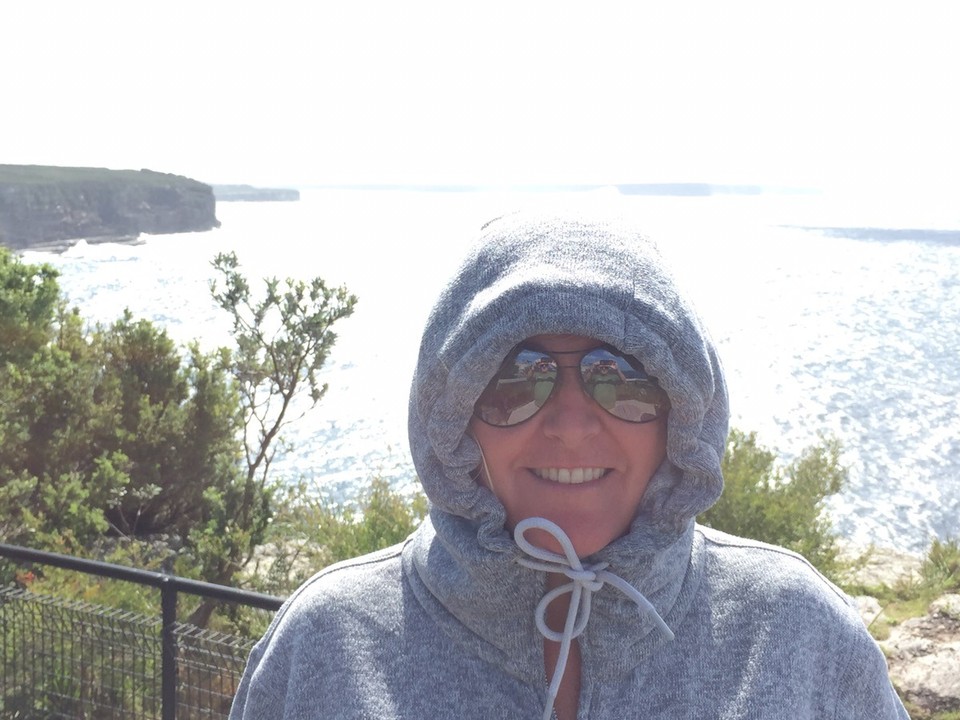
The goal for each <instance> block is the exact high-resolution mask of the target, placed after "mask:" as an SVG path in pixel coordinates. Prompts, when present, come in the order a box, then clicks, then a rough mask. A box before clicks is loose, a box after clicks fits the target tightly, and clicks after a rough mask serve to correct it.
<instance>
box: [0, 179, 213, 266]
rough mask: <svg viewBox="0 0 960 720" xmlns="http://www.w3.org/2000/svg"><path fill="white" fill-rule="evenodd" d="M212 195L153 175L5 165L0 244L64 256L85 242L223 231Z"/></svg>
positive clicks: (191, 183) (0, 182)
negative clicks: (69, 250) (65, 250)
mask: <svg viewBox="0 0 960 720" xmlns="http://www.w3.org/2000/svg"><path fill="white" fill-rule="evenodd" d="M219 226H220V222H219V221H218V220H217V217H216V199H215V197H214V194H213V189H212V187H211V186H210V185H206V184H204V183H201V182H199V181H197V180H192V179H190V178H186V177H183V176H180V175H171V174H168V173H160V172H154V171H152V170H107V169H103V168H66V167H51V166H41V165H0V245H4V246H6V247H8V248H11V249H13V250H27V249H30V250H33V249H42V250H52V251H62V250H64V249H66V248H68V247H70V246H71V245H73V244H75V243H76V242H77V241H79V240H81V239H82V240H85V241H86V242H88V243H96V242H128V243H132V242H137V241H138V239H139V237H140V234H141V233H148V234H153V235H162V234H168V233H182V232H199V231H206V230H211V229H213V228H216V227H219Z"/></svg>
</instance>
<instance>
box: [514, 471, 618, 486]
mask: <svg viewBox="0 0 960 720" xmlns="http://www.w3.org/2000/svg"><path fill="white" fill-rule="evenodd" d="M532 470H533V474H534V475H536V476H537V477H539V478H541V479H543V480H550V481H551V482H556V483H561V484H563V485H579V484H581V483H586V482H591V481H593V480H599V479H600V478H602V477H603V476H604V475H605V474H606V473H607V470H606V468H532Z"/></svg>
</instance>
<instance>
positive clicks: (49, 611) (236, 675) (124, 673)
mask: <svg viewBox="0 0 960 720" xmlns="http://www.w3.org/2000/svg"><path fill="white" fill-rule="evenodd" d="M174 635H175V638H176V657H177V712H176V716H177V718H178V719H187V720H191V719H193V718H197V719H200V718H202V719H204V720H206V719H208V718H226V717H227V715H228V713H229V709H230V703H231V702H232V700H233V695H234V692H235V691H236V686H237V684H238V682H239V679H240V675H241V674H242V672H243V667H244V663H245V662H246V658H247V655H248V654H249V652H250V649H251V648H252V646H253V644H254V642H255V641H254V640H253V639H250V638H240V637H236V636H233V635H228V634H225V633H220V632H215V631H210V630H202V629H200V628H197V627H195V626H193V625H188V624H184V623H180V624H177V625H176V627H175V631H174ZM0 640H2V653H0V654H2V668H0V717H2V718H24V719H27V718H29V719H31V720H33V719H38V720H61V719H63V720H73V719H77V720H88V719H90V718H98V719H99V718H104V719H105V720H113V719H114V718H117V719H119V718H132V719H133V720H139V719H140V718H144V719H150V720H154V719H155V718H160V717H161V715H162V701H161V653H162V623H161V620H160V618H159V617H147V616H143V615H138V614H135V613H131V612H126V611H122V610H117V609H114V608H108V607H104V606H100V605H94V604H90V603H85V602H78V601H72V600H64V599H62V598H56V597H51V596H46V595H37V594H35V593H31V592H30V591H29V590H26V589H23V588H19V587H16V586H10V587H7V588H4V589H0Z"/></svg>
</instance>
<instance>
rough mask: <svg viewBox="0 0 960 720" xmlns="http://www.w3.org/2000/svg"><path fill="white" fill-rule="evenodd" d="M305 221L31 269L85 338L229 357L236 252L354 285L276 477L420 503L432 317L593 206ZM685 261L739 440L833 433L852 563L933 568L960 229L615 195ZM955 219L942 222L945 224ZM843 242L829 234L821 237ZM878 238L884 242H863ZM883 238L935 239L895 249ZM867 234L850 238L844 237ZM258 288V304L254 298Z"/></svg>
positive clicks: (395, 196)
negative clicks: (415, 432)
mask: <svg viewBox="0 0 960 720" xmlns="http://www.w3.org/2000/svg"><path fill="white" fill-rule="evenodd" d="M301 197H302V199H301V201H300V202H296V203H220V204H218V206H217V215H218V217H219V219H220V220H221V222H222V226H221V227H220V228H219V229H218V230H214V231H211V232H207V233H185V234H180V235H167V236H155V237H149V236H144V242H143V243H142V244H139V245H118V244H104V245H87V244H85V243H82V242H81V243H79V244H78V245H77V246H75V247H73V248H71V249H70V250H68V251H66V252H64V253H63V254H60V255H52V254H46V253H37V252H28V253H26V256H25V259H26V260H27V261H29V262H41V261H43V262H49V263H51V264H52V265H54V266H55V267H56V268H57V269H58V270H59V271H60V273H61V277H60V282H61V287H62V288H63V290H64V291H65V293H66V294H67V295H68V297H69V299H70V302H71V303H72V304H74V305H76V306H77V307H79V308H80V310H81V312H82V314H83V315H84V317H86V318H89V319H90V320H92V321H100V322H110V321H112V320H114V319H115V318H117V317H118V316H119V314H120V312H121V311H122V309H123V308H125V307H126V308H129V309H130V310H131V311H132V312H133V314H134V316H136V317H145V318H148V319H150V320H153V321H155V322H157V323H158V324H160V325H161V326H163V327H164V328H166V329H167V331H168V332H169V333H170V335H171V336H172V337H173V338H174V339H176V340H177V341H178V342H180V343H187V342H189V341H190V340H192V339H198V340H199V341H200V343H201V345H202V346H204V347H207V348H213V347H215V346H217V345H220V344H229V342H230V336H229V331H228V330H229V328H228V325H227V318H226V316H225V314H224V313H223V312H222V311H221V310H219V309H218V308H216V306H215V304H214V303H213V301H212V299H211V296H210V290H209V283H210V281H211V280H212V279H213V278H214V271H213V268H212V266H211V264H210V262H211V260H212V259H213V257H214V256H215V255H216V254H217V253H219V252H228V251H234V252H236V253H237V255H238V257H239V259H240V261H241V263H242V268H243V271H244V272H245V273H246V274H247V275H248V277H250V278H251V279H254V278H261V277H266V276H275V277H280V278H285V277H298V278H304V279H306V278H310V277H314V276H321V277H323V278H324V279H326V280H327V282H328V283H330V284H334V285H339V284H345V285H346V286H347V287H348V288H349V290H350V291H351V292H353V293H355V294H356V295H357V296H358V297H359V303H358V305H357V308H356V311H355V313H354V315H353V316H352V317H350V318H348V319H345V320H343V321H341V322H340V323H339V324H338V325H337V327H336V328H335V330H336V332H337V334H338V340H337V343H336V346H335V348H334V350H333V352H332V354H331V357H330V359H329V361H328V363H327V366H326V367H325V369H324V371H323V373H322V376H323V377H322V380H323V381H324V382H326V383H328V384H329V390H328V392H327V394H326V395H325V397H324V398H323V400H322V401H321V403H320V404H319V405H318V406H317V407H316V408H314V409H312V410H311V411H309V412H308V413H307V414H306V415H305V416H304V417H303V418H302V419H301V420H299V421H298V422H296V423H295V424H293V425H291V426H290V427H289V428H288V430H287V432H286V438H287V440H288V441H289V442H290V444H291V450H290V452H288V453H286V454H285V455H284V456H283V457H282V458H279V459H278V461H277V462H276V464H275V465H274V466H273V471H274V472H275V473H276V474H277V477H281V478H284V479H286V480H289V481H293V480H296V479H301V478H302V479H305V480H306V481H307V482H309V483H312V484H314V485H315V486H316V489H317V491H318V492H322V493H326V494H328V495H329V496H331V497H332V498H334V499H338V500H339V499H343V498H347V497H350V496H351V495H352V494H353V493H355V491H356V490H357V489H358V488H360V487H363V486H365V485H366V484H367V483H368V482H369V480H370V478H371V477H373V476H376V475H379V476H382V477H385V478H387V479H389V480H390V481H391V482H392V483H393V484H394V485H395V486H396V487H397V488H398V489H401V490H409V489H410V488H412V487H413V486H414V484H415V475H414V469H413V467H412V464H411V462H410V458H409V449H408V443H407V431H406V427H407V425H406V417H407V397H408V392H409V384H410V378H411V375H412V372H413V367H414V363H415V359H416V353H417V347H418V344H419V341H420V333H421V330H422V328H423V324H424V321H425V319H426V316H427V313H428V312H429V309H430V306H431V304H432V302H433V300H434V298H435V297H436V294H437V293H438V292H439V290H440V288H441V286H442V284H443V282H444V280H445V278H446V277H447V276H448V275H449V274H450V272H451V271H452V269H453V268H454V267H455V263H456V261H457V259H458V257H459V255H460V253H461V252H462V250H463V248H464V246H465V245H466V244H467V243H468V242H469V241H470V240H471V239H472V238H473V237H474V236H475V234H476V231H477V229H478V228H479V227H480V225H481V224H482V223H483V222H484V221H486V220H488V219H490V218H492V217H495V216H496V215H498V214H502V213H503V212H505V211H510V210H513V209H516V208H518V207H523V206H528V205H536V204H551V203H560V204H566V203H569V202H582V201H584V198H585V197H586V196H585V195H584V194H582V193H577V194H573V193H571V194H556V193H520V192H412V191H409V192H408V191H360V190H310V189H305V190H303V191H302V193H301ZM589 199H590V201H592V202H608V203H610V204H613V205H615V206H616V207H617V208H618V210H620V211H625V212H627V213H628V214H636V215H637V216H638V217H639V218H641V219H642V221H643V222H644V223H645V224H646V226H647V227H648V228H649V232H650V234H651V235H653V236H654V237H655V238H656V239H657V241H658V243H659V244H660V246H661V248H662V250H663V252H664V254H665V255H666V256H667V257H668V258H670V259H671V260H672V261H673V263H674V265H675V267H676V269H677V272H678V274H679V275H680V279H681V281H682V282H683V283H684V285H685V287H687V289H688V290H689V292H690V294H691V295H692V297H693V299H694V302H695V304H696V305H697V307H698V308H699V310H700V312H701V314H702V315H703V317H704V320H705V323H706V325H707V327H708V328H710V330H711V333H712V335H713V336H714V339H715V340H716V341H717V344H718V346H719V349H720V353H721V357H722V359H723V363H724V365H725V369H726V371H727V375H728V383H729V386H730V397H731V410H732V413H733V424H734V425H735V426H736V427H739V428H741V429H744V430H749V431H756V432H757V433H758V435H759V438H760V440H761V442H763V443H764V444H766V445H767V446H769V447H771V448H773V449H775V450H776V451H777V453H778V454H779V457H780V459H781V460H782V462H784V463H786V462H789V461H790V460H791V459H793V458H796V457H797V456H798V455H799V454H800V453H801V452H802V451H803V449H804V448H806V447H808V446H810V445H812V444H815V443H817V442H818V441H819V438H820V436H821V435H826V436H832V437H836V438H837V439H839V440H840V442H841V443H842V447H843V455H842V460H843V462H844V464H845V465H846V466H847V467H848V469H849V484H848V487H847V488H846V490H845V491H844V492H843V493H842V494H841V495H840V496H838V497H836V498H833V499H832V501H831V502H830V505H829V511H830V513H831V516H832V518H833V520H834V522H835V524H836V525H837V527H838V529H839V530H840V531H841V532H842V533H843V534H844V535H845V536H846V537H848V538H849V539H850V540H852V541H853V542H854V543H857V544H861V545H865V544H868V543H875V544H877V545H881V546H888V547H898V548H902V549H906V550H912V551H921V550H922V549H923V548H924V547H925V546H926V544H927V543H929V541H930V538H931V537H941V538H943V537H949V536H957V535H960V519H958V518H960V419H958V418H960V413H958V410H960V400H958V397H960V333H958V327H960V237H958V235H957V233H956V232H953V233H943V232H940V233H937V232H931V231H932V230H949V229H950V228H954V229H955V228H958V227H960V217H953V216H951V215H950V214H949V212H947V213H943V212H932V213H931V212H929V211H925V212H920V211H919V210H917V208H916V206H911V207H909V208H907V209H906V210H904V211H902V212H901V213H900V215H899V216H897V215H896V214H895V213H894V210H896V209H897V208H898V207H901V206H897V205H877V204H875V203H874V204H870V205H867V206H862V205H858V204H857V203H849V202H833V201H831V199H829V198H825V197H823V196H820V195H815V194H783V195H775V194H774V195H761V196H726V195H720V196H710V197H684V198H677V197H672V198H668V197H660V198H657V197H644V196H631V197H625V198H622V197H620V196H619V195H618V194H617V193H616V191H614V190H608V191H601V192H598V193H594V194H593V196H592V197H591V198H589ZM938 207H942V206H938ZM823 227H846V228H860V230H858V231H843V232H839V233H838V232H832V234H828V233H826V232H824V231H822V230H815V229H809V228H823ZM864 228H873V229H872V230H864ZM890 228H899V229H903V228H920V229H924V230H926V232H907V233H902V232H901V233H893V234H891V233H884V232H878V231H877V230H878V229H879V230H884V229H890ZM843 235H852V236H853V237H844V236H843ZM255 287H256V285H255Z"/></svg>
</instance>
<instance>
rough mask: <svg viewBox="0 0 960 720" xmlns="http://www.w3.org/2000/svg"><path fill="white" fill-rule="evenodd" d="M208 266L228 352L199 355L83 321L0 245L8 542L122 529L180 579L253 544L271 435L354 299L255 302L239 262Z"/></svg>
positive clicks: (2, 490)
mask: <svg viewBox="0 0 960 720" xmlns="http://www.w3.org/2000/svg"><path fill="white" fill-rule="evenodd" d="M214 267H215V268H216V269H217V270H218V271H219V272H220V274H221V276H222V279H221V282H222V285H221V287H222V289H218V288H217V286H216V285H214V286H212V287H211V291H212V293H213V295H214V297H215V299H216V300H217V301H218V302H219V304H220V306H221V307H222V308H223V309H224V310H226V311H227V312H228V313H229V314H230V315H231V317H232V320H233V326H234V339H235V341H236V347H235V348H234V349H233V350H230V349H226V348H221V349H219V350H216V351H214V352H212V353H204V352H201V350H200V349H199V347H198V346H197V345H196V344H192V345H191V346H190V347H188V348H186V349H185V350H183V351H181V349H179V348H177V347H176V346H175V345H174V343H173V342H172V341H171V340H170V338H169V337H168V336H167V334H166V332H165V331H163V330H162V329H159V328H157V327H156V326H154V325H153V324H152V323H150V322H148V321H145V320H135V319H134V318H133V317H132V316H131V315H130V313H129V312H124V313H123V315H122V316H121V317H120V318H119V319H118V320H117V321H116V322H115V323H113V324H112V325H109V326H106V327H104V326H100V325H97V326H95V327H93V328H90V329H86V328H85V327H84V324H83V321H82V319H81V318H80V316H79V314H78V313H77V312H76V311H68V310H67V309H66V305H65V302H64V300H63V299H62V298H61V296H60V291H59V287H58V285H57V282H56V272H55V271H54V270H52V269H51V268H50V267H48V266H46V265H26V264H23V263H22V262H21V261H20V260H19V259H18V258H17V257H16V256H14V255H13V254H12V253H10V252H9V251H7V250H3V249H0V310H2V311H3V313H2V322H0V334H2V338H0V339H2V340H3V342H2V343H0V502H2V503H3V507H5V508H8V509H7V510H6V511H5V512H4V513H3V514H2V517H0V530H2V532H3V536H2V537H3V540H4V541H6V542H14V543H23V544H28V545H31V546H33V547H41V548H51V549H55V550H57V551H59V552H66V553H73V554H77V555H85V554H89V553H91V552H94V551H95V549H96V548H101V550H100V552H101V554H102V552H103V551H102V548H103V543H102V542H101V540H102V539H103V538H105V537H108V536H109V537H114V538H127V543H128V544H127V546H126V547H128V548H134V550H128V552H132V553H133V554H132V555H131V558H136V557H140V555H139V554H138V553H137V552H136V551H135V548H136V546H137V543H136V541H137V540H138V539H139V540H143V541H145V542H147V541H152V540H153V539H155V538H157V537H161V538H164V539H165V542H166V544H167V546H168V547H169V548H170V552H176V553H179V555H180V560H179V563H178V568H179V569H180V570H181V571H183V572H184V574H187V575H190V576H193V577H200V578H203V579H205V580H209V581H212V582H218V583H230V582H231V581H232V580H233V578H234V576H235V574H236V573H237V572H238V571H239V570H240V569H241V568H243V567H244V565H245V564H246V563H247V562H248V561H249V559H250V557H252V555H253V552H254V549H255V548H256V547H257V546H258V545H260V544H262V543H263V541H264V537H265V533H266V530H267V528H268V525H269V522H270V519H271V517H272V515H273V513H274V511H275V507H274V493H275V488H274V486H273V484H272V482H271V478H270V473H269V469H270V464H271V462H272V460H273V458H274V456H275V453H276V452H277V449H278V448H279V447H280V446H281V445H282V430H283V429H284V427H286V425H287V424H288V423H289V422H291V421H292V420H294V419H296V416H295V414H294V413H293V412H291V411H292V409H293V408H294V407H296V409H297V412H303V411H305V410H306V409H309V408H310V407H312V406H313V405H315V404H316V403H317V402H318V401H319V400H320V398H321V397H322V395H323V392H324V391H325V388H324V387H323V386H322V385H321V384H320V383H319V382H318V380H317V372H318V371H319V369H320V368H321V367H322V365H323V363H324V362H325V360H326V357H327V355H328V353H329V351H330V349H331V347H332V346H333V343H334V341H335V339H336V336H335V335H334V333H333V332H332V331H331V326H332V324H333V323H334V322H336V321H337V320H339V319H341V318H344V317H347V316H349V315H350V314H351V313H352V311H353V307H354V305H355V303H356V298H355V297H354V296H352V295H350V294H349V293H347V291H346V290H345V289H344V288H337V289H329V288H327V287H326V285H325V284H324V283H323V281H322V280H319V279H315V280H313V281H311V282H310V283H305V282H293V281H287V283H286V285H285V286H284V287H283V288H281V284H280V283H279V282H278V281H277V280H275V279H272V280H267V281H266V287H265V293H264V296H263V297H262V299H260V300H256V299H254V297H253V294H252V292H251V290H250V287H249V285H248V283H247V281H246V280H245V278H244V277H243V276H242V275H241V274H240V272H239V270H238V268H239V263H238V261H237V259H236V256H234V255H232V254H231V255H222V256H219V257H218V258H217V259H216V260H215V261H214ZM303 397H306V398H307V403H306V407H303V405H302V401H301V398H303ZM298 403H299V404H298ZM141 559H142V558H141ZM6 574H7V575H8V576H9V575H10V572H7V573H6ZM211 610H212V606H210V605H205V606H203V607H202V608H200V609H198V611H197V613H195V615H194V618H193V619H194V620H195V621H196V622H198V623H199V624H206V622H207V621H208V620H209V618H210V612H211Z"/></svg>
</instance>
